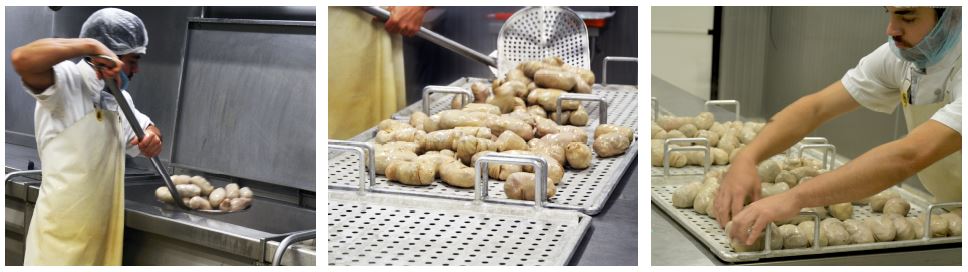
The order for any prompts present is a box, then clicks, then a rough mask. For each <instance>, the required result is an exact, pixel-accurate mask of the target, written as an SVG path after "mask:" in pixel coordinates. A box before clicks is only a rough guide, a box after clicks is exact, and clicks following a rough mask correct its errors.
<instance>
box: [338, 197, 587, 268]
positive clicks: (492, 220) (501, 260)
mask: <svg viewBox="0 0 968 272" xmlns="http://www.w3.org/2000/svg"><path fill="white" fill-rule="evenodd" d="M328 194H329V199H328V202H327V206H328V208H329V211H328V213H327V220H328V227H329V231H328V233H329V237H327V245H328V247H329V248H328V253H329V254H328V255H329V257H328V260H327V262H328V263H329V265H444V266H447V265H502V266H513V265H529V266H531V265H565V264H567V263H568V260H569V259H571V256H572V255H573V254H574V252H575V249H576V248H577V247H578V244H579V243H580V241H581V239H582V237H583V236H584V235H585V231H586V230H588V227H589V223H590V222H591V217H590V216H588V215H584V214H581V213H578V212H575V211H566V210H554V209H537V208H535V207H533V206H528V207H524V206H515V205H502V204H495V203H488V202H472V201H465V200H450V199H440V198H427V197H407V196H403V195H395V194H385V193H366V194H362V195H361V194H358V193H356V192H351V191H344V190H338V189H336V190H334V189H330V190H329V192H328Z"/></svg>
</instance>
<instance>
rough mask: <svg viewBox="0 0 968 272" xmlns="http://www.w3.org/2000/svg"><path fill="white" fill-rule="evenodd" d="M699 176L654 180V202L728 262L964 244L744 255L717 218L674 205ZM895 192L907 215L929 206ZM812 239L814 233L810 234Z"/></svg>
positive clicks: (860, 214)
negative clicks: (679, 190) (675, 196)
mask: <svg viewBox="0 0 968 272" xmlns="http://www.w3.org/2000/svg"><path fill="white" fill-rule="evenodd" d="M700 179H701V178H700V176H676V177H669V178H653V179H652V203H654V204H656V206H659V208H661V209H662V211H664V212H665V213H666V214H668V215H669V216H670V217H672V218H673V219H674V220H675V221H676V223H678V224H679V225H680V226H682V227H683V228H685V229H686V230H688V231H689V233H691V234H692V236H693V237H695V238H696V239H698V240H699V241H701V242H702V243H703V244H704V245H706V247H707V248H709V250H710V251H711V252H712V253H713V254H715V255H716V256H717V257H719V259H721V260H723V261H726V262H753V261H758V260H761V259H769V258H777V257H788V256H808V255H818V254H828V253H836V252H856V251H866V250H876V249H886V248H904V247H914V246H923V245H936V244H950V243H959V244H960V243H961V237H960V236H959V237H942V238H930V239H928V240H920V239H919V240H907V241H892V242H876V243H867V244H856V245H839V246H827V247H820V248H819V249H813V248H802V249H783V250H772V251H769V252H766V253H764V252H744V253H737V252H734V251H733V250H732V247H730V246H729V240H728V239H727V238H726V233H725V232H724V231H723V230H722V229H721V228H720V227H719V223H718V222H716V220H715V219H713V218H711V217H709V216H706V215H704V214H699V213H697V212H695V211H693V210H692V208H688V209H680V208H676V207H674V206H672V193H673V192H674V191H675V190H676V189H677V188H679V186H682V185H685V184H687V183H689V182H693V181H697V180H700ZM895 189H896V190H897V191H898V192H899V193H900V195H901V197H902V198H904V199H906V200H907V201H908V202H910V203H911V210H910V212H909V213H908V216H918V215H920V214H921V213H922V212H924V211H925V210H927V207H928V205H929V202H928V201H927V200H926V197H925V196H924V195H922V194H920V193H917V192H915V191H913V190H911V189H908V188H907V187H895ZM876 215H877V214H875V213H872V212H871V210H870V207H869V206H866V205H865V206H860V205H854V214H853V217H852V218H854V219H859V220H860V219H864V218H868V217H872V216H876ZM811 237H812V234H811Z"/></svg>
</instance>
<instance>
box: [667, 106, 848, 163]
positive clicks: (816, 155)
mask: <svg viewBox="0 0 968 272" xmlns="http://www.w3.org/2000/svg"><path fill="white" fill-rule="evenodd" d="M658 113H660V114H661V115H673V114H672V113H671V112H669V111H668V110H667V109H665V108H664V107H662V106H659V108H658ZM697 114H698V113H697ZM651 146H652V145H651V144H649V148H651ZM801 147H803V143H797V144H795V145H793V147H790V149H788V150H787V152H795V151H797V150H800V148H801ZM803 155H804V156H805V157H808V158H812V159H817V160H821V159H822V158H823V152H822V151H820V150H806V151H804V153H803ZM650 156H651V153H650ZM783 156H785V154H781V155H776V156H773V157H771V159H774V160H781V159H783V158H784V157H783ZM833 159H834V164H835V165H843V164H844V163H846V162H847V161H848V159H847V158H845V157H843V156H840V155H837V154H834V155H833ZM727 166H728V165H712V166H710V167H709V170H710V171H712V170H719V169H724V168H726V167H727ZM651 173H652V174H651V175H652V176H653V177H661V176H665V169H664V167H662V166H652V167H651ZM702 174H703V167H702V166H696V165H687V166H685V167H669V176H690V175H702Z"/></svg>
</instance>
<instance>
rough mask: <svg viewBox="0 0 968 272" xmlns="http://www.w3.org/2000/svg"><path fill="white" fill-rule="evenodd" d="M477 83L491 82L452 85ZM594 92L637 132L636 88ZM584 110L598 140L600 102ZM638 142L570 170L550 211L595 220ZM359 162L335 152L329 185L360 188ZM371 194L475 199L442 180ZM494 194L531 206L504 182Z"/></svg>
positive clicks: (613, 118)
mask: <svg viewBox="0 0 968 272" xmlns="http://www.w3.org/2000/svg"><path fill="white" fill-rule="evenodd" d="M473 82H485V80H483V79H461V80H458V81H457V82H455V83H454V84H451V86H460V87H464V88H469V87H470V84H471V83H473ZM594 92H595V94H598V95H602V96H603V97H605V99H606V101H608V102H609V105H608V106H609V108H608V115H609V117H608V120H609V123H612V124H619V125H623V126H626V127H631V128H635V129H636V130H637V127H638V118H637V114H638V113H637V112H638V108H637V98H638V93H637V91H636V90H635V88H634V87H633V86H628V85H609V86H608V87H602V86H600V85H596V86H595V90H594ZM434 98H436V99H435V100H434V101H433V102H432V103H431V109H433V111H432V112H440V111H442V110H444V109H446V108H449V106H450V101H451V98H452V96H450V95H439V96H437V95H435V96H431V99H434ZM583 106H584V107H586V109H587V111H588V113H589V124H588V126H587V127H586V129H587V130H588V132H589V135H590V136H591V135H594V128H595V127H596V126H597V125H598V103H586V102H583ZM419 110H420V103H419V102H418V103H415V104H414V105H411V106H409V107H407V108H406V109H404V110H402V111H401V112H400V113H398V114H397V115H399V116H409V115H410V113H411V112H414V111H419ZM375 130H376V129H375V128H373V129H370V130H368V131H366V132H364V133H362V134H360V135H359V136H357V137H354V138H353V140H354V141H371V140H372V138H373V137H374V135H375ZM589 141H591V137H589ZM637 142H638V141H637V140H633V141H632V143H631V145H630V146H629V149H628V151H627V152H626V153H625V154H623V155H621V156H618V157H612V158H604V159H603V158H599V157H598V156H597V155H595V154H593V159H592V165H591V166H590V167H589V168H588V169H584V170H581V171H577V170H574V169H566V170H565V175H564V177H563V178H562V180H561V182H560V183H559V184H558V185H557V190H558V191H557V193H556V194H555V196H554V197H552V198H551V199H550V200H549V201H548V207H551V208H561V209H572V210H579V211H581V212H583V213H586V214H592V215H594V214H597V213H598V212H600V211H601V208H602V206H603V205H604V204H605V201H606V200H608V196H609V195H610V194H611V192H612V190H613V189H614V188H615V186H616V185H617V184H618V181H619V180H620V179H621V178H622V174H624V173H625V170H627V169H628V168H629V167H631V162H632V161H633V160H634V159H635V156H636V155H637V151H638V148H637V145H638V144H637ZM589 143H590V142H589ZM593 153H594V151H593ZM358 163H359V159H358V158H357V157H356V155H351V154H349V153H341V152H329V171H328V173H329V176H328V178H327V180H328V182H329V185H330V187H333V188H357V181H358V179H359V173H358V170H357V169H359V165H358ZM371 189H372V190H373V191H377V192H385V193H398V194H408V195H420V196H430V197H441V198H451V199H473V197H474V195H473V193H474V190H473V189H470V188H458V187H453V186H450V185H447V184H445V183H444V182H443V181H440V180H437V181H436V182H434V183H433V184H431V185H429V186H413V185H405V184H401V183H398V182H388V181H387V179H386V177H385V176H377V182H376V186H374V187H373V188H371ZM488 195H489V196H490V197H492V198H493V199H494V200H495V201H498V202H506V203H518V204H525V205H529V202H524V201H519V200H512V199H508V198H507V197H506V196H505V195H504V185H503V184H502V183H501V181H499V180H491V182H488Z"/></svg>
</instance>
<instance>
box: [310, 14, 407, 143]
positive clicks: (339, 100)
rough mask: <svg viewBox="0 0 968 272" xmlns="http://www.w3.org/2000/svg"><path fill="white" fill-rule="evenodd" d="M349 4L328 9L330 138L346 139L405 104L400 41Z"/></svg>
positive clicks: (381, 25)
mask: <svg viewBox="0 0 968 272" xmlns="http://www.w3.org/2000/svg"><path fill="white" fill-rule="evenodd" d="M372 19H373V16H371V15H368V14H366V13H364V12H363V11H361V10H359V9H356V8H353V7H329V57H328V58H329V80H327V81H328V84H329V90H328V95H329V107H328V108H329V128H328V129H329V138H330V139H348V138H350V137H353V136H356V135H357V134H359V133H360V132H363V131H364V130H366V129H368V128H371V127H373V126H376V124H377V123H379V122H380V121H381V120H383V119H387V118H390V115H391V114H393V113H395V112H397V111H398V110H399V109H401V108H403V107H404V106H405V103H406V100H405V99H406V96H405V92H406V89H405V85H404V74H403V41H402V40H401V38H400V35H397V34H393V35H391V34H389V33H388V32H386V30H384V27H383V23H379V22H373V21H372Z"/></svg>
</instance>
